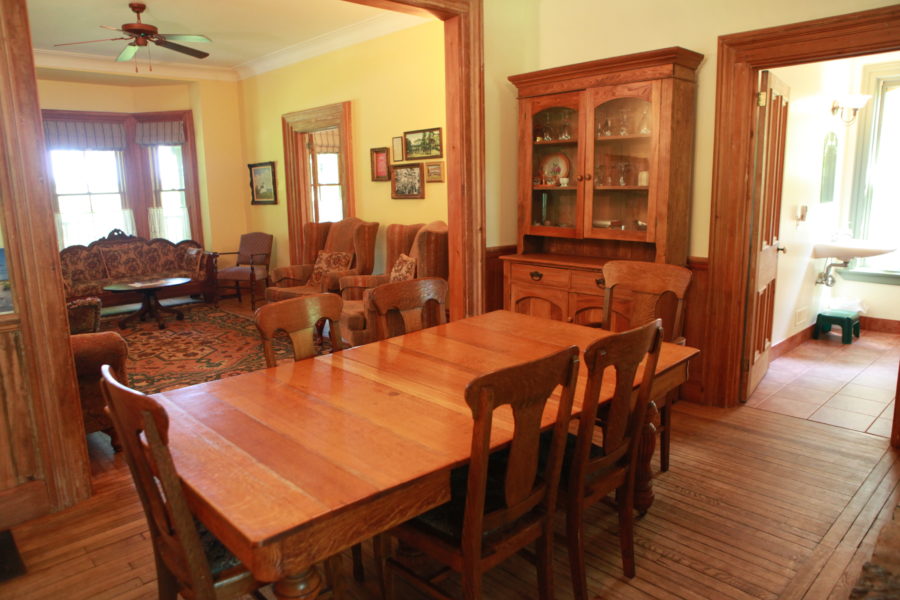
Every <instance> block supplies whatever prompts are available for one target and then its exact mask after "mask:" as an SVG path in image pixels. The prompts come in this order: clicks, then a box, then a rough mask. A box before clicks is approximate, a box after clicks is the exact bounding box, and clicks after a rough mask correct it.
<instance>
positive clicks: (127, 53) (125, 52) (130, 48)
mask: <svg viewBox="0 0 900 600" xmlns="http://www.w3.org/2000/svg"><path fill="white" fill-rule="evenodd" d="M137 51H138V47H137V44H134V43H132V44H128V45H127V46H125V47H124V48H123V49H122V51H121V52H120V53H119V56H117V57H116V61H117V62H126V61H129V60H131V59H132V58H134V55H135V54H137Z"/></svg>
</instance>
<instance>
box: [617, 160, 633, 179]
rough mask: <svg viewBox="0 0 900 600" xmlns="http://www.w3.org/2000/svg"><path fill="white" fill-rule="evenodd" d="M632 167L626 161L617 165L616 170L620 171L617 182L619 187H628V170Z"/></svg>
mask: <svg viewBox="0 0 900 600" xmlns="http://www.w3.org/2000/svg"><path fill="white" fill-rule="evenodd" d="M630 166H631V165H629V164H628V163H627V162H625V161H622V162H618V163H616V169H618V173H619V178H618V179H617V180H616V183H617V184H618V185H628V168H629V167H630Z"/></svg>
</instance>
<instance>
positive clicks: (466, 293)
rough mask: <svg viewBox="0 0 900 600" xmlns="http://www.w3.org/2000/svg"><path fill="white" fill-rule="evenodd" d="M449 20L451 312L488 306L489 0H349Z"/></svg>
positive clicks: (467, 312) (465, 312)
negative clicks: (486, 59)
mask: <svg viewBox="0 0 900 600" xmlns="http://www.w3.org/2000/svg"><path fill="white" fill-rule="evenodd" d="M346 1H347V2H354V3H356V4H365V5H367V6H375V7H377V8H383V9H387V10H394V11H397V12H405V13H411V14H418V15H427V16H436V17H437V18H439V19H441V20H442V21H444V61H445V77H446V90H445V93H446V97H447V135H446V149H447V205H448V206H447V224H448V226H449V233H450V298H449V305H450V317H451V319H459V318H462V317H467V316H471V315H477V314H480V313H481V312H483V311H484V264H485V234H484V194H485V192H484V77H483V75H482V67H483V55H484V47H483V46H484V44H483V40H484V31H483V16H482V2H483V0H346Z"/></svg>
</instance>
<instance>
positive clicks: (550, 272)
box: [509, 264, 569, 288]
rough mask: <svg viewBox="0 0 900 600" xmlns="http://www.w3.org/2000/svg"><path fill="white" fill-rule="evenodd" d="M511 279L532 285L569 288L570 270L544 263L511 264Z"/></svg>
mask: <svg viewBox="0 0 900 600" xmlns="http://www.w3.org/2000/svg"><path fill="white" fill-rule="evenodd" d="M509 273H510V280H511V281H517V282H521V283H529V284H532V285H546V286H550V287H559V288H568V287H569V271H568V270H566V269H558V268H556V267H545V266H542V265H525V264H511V265H510V271H509Z"/></svg>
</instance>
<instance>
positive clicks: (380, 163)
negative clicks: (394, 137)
mask: <svg viewBox="0 0 900 600" xmlns="http://www.w3.org/2000/svg"><path fill="white" fill-rule="evenodd" d="M369 154H370V155H371V158H372V181H390V180H391V167H390V164H389V162H388V149H387V148H372V149H371V150H369Z"/></svg>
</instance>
